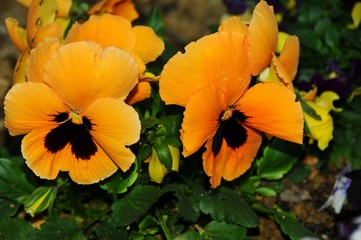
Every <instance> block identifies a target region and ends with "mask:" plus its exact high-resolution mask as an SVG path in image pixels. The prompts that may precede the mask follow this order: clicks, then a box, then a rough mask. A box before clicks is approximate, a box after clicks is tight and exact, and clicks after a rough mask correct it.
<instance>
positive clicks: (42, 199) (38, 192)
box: [25, 187, 55, 217]
mask: <svg viewBox="0 0 361 240" xmlns="http://www.w3.org/2000/svg"><path fill="white" fill-rule="evenodd" d="M54 199H55V191H54V189H53V188H52V187H39V188H37V189H35V191H34V192H33V193H32V194H31V195H30V196H29V198H28V199H27V200H26V203H25V211H26V213H28V214H30V215H31V216H32V217H33V216H34V215H35V214H37V213H40V212H42V211H44V210H46V209H47V208H48V207H49V206H50V204H51V203H52V202H53V201H54Z"/></svg>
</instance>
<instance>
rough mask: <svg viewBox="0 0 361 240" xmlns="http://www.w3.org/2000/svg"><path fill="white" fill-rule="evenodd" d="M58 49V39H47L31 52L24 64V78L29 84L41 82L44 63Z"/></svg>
mask: <svg viewBox="0 0 361 240" xmlns="http://www.w3.org/2000/svg"><path fill="white" fill-rule="evenodd" d="M59 47H60V41H59V39H57V38H48V39H46V40H45V41H44V42H42V43H40V44H39V45H38V46H37V47H36V48H34V49H33V50H32V51H31V54H30V56H29V58H28V61H27V64H26V69H27V71H26V77H27V80H28V81H29V82H42V81H43V78H44V66H45V63H46V62H47V61H48V60H49V58H50V56H51V55H52V54H53V53H54V52H56V50H57V49H58V48H59Z"/></svg>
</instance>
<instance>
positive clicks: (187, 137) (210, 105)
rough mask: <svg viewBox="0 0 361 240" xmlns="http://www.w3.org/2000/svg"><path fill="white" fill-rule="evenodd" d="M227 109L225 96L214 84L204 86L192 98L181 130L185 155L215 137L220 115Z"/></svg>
mask: <svg viewBox="0 0 361 240" xmlns="http://www.w3.org/2000/svg"><path fill="white" fill-rule="evenodd" d="M226 109H227V105H226V103H225V102H224V97H223V96H222V95H221V93H220V91H219V90H217V89H216V88H215V87H214V86H210V87H207V88H204V89H202V90H200V91H199V92H197V93H196V94H194V95H193V96H192V97H191V98H190V100H189V102H188V104H187V106H186V110H185V112H184V119H183V123H182V132H181V134H182V136H181V139H182V142H183V155H184V156H185V157H187V156H189V155H191V154H192V153H194V152H196V151H197V150H198V149H199V148H200V147H201V146H202V145H203V144H204V143H205V142H206V141H207V140H208V139H210V138H211V137H213V135H214V134H215V132H216V130H217V127H218V125H219V121H218V118H219V115H220V114H221V113H222V111H225V110H226Z"/></svg>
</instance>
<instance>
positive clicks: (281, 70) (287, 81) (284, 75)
mask: <svg viewBox="0 0 361 240" xmlns="http://www.w3.org/2000/svg"><path fill="white" fill-rule="evenodd" d="M271 67H273V68H274V70H275V71H276V73H277V74H276V78H277V80H278V81H276V83H277V82H278V83H280V84H282V85H284V86H286V87H287V88H289V89H290V90H291V91H294V87H293V84H292V79H291V76H290V74H289V72H288V71H287V69H286V68H285V66H284V65H283V64H282V63H281V61H280V60H279V59H278V58H277V57H276V56H275V55H274V56H273V58H272V64H271Z"/></svg>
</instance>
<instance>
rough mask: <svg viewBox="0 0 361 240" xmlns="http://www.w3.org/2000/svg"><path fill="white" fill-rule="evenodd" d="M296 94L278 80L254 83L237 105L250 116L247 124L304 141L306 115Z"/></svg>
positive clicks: (273, 133)
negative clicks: (304, 116)
mask: <svg viewBox="0 0 361 240" xmlns="http://www.w3.org/2000/svg"><path fill="white" fill-rule="evenodd" d="M295 98H296V96H295V94H294V93H293V92H292V91H290V90H289V89H287V88H286V87H284V86H280V85H278V84H275V83H259V84H256V85H255V86H253V87H251V88H250V89H249V90H248V91H247V93H246V94H245V95H244V96H243V98H242V99H241V100H240V101H239V106H238V107H237V109H238V110H239V111H240V112H242V113H243V114H244V115H245V116H247V117H248V118H247V119H246V121H245V123H244V124H245V125H246V126H248V127H251V128H253V129H257V130H260V131H262V132H265V133H267V134H270V135H272V136H275V137H278V138H282V139H284V140H287V141H291V142H295V143H300V144H301V143H302V137H303V125H304V124H303V116H302V108H301V104H300V103H299V102H295Z"/></svg>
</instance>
